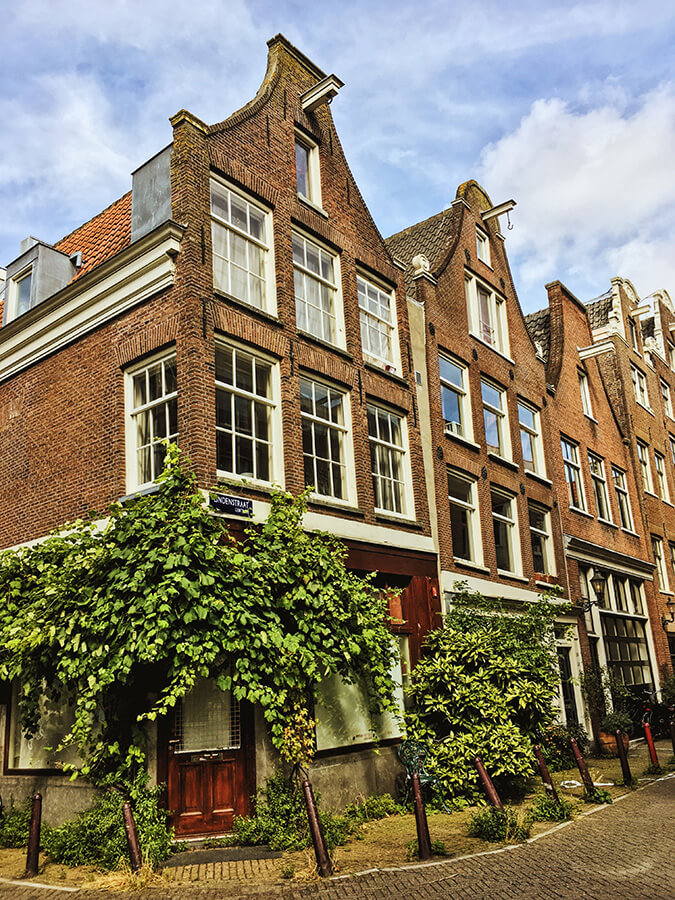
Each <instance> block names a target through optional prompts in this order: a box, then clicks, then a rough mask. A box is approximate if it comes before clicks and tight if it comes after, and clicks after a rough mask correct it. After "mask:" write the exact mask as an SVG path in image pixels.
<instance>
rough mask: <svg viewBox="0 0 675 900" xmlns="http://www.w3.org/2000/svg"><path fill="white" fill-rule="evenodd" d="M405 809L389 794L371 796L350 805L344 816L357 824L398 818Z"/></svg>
mask: <svg viewBox="0 0 675 900" xmlns="http://www.w3.org/2000/svg"><path fill="white" fill-rule="evenodd" d="M403 813H405V808H404V807H403V806H401V804H400V803H397V802H396V801H395V800H394V798H393V797H392V796H391V794H379V795H378V794H373V795H372V796H371V797H366V798H365V800H361V801H360V802H357V803H350V804H349V806H348V807H347V808H346V809H345V816H346V817H347V818H348V819H353V820H354V821H355V822H357V823H358V824H360V825H361V824H363V823H364V822H373V821H375V820H376V819H386V818H388V817H389V816H400V815H403Z"/></svg>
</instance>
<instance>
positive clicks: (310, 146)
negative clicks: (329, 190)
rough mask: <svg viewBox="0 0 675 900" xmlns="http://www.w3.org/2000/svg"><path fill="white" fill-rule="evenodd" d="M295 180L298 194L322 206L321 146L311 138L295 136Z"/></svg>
mask: <svg viewBox="0 0 675 900" xmlns="http://www.w3.org/2000/svg"><path fill="white" fill-rule="evenodd" d="M295 181H296V184H297V187H298V194H299V195H300V196H301V197H303V198H304V199H305V200H309V201H310V202H311V203H313V204H315V206H321V176H320V173H319V148H318V147H317V145H316V144H315V143H314V142H313V141H310V140H309V138H305V137H302V138H300V137H298V136H297V135H296V138H295Z"/></svg>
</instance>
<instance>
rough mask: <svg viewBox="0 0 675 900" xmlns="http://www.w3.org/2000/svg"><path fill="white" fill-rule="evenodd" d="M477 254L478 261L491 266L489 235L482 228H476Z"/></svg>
mask: <svg viewBox="0 0 675 900" xmlns="http://www.w3.org/2000/svg"><path fill="white" fill-rule="evenodd" d="M476 253H477V255H478V259H480V260H482V261H483V262H484V263H486V264H487V265H488V266H489V265H490V241H489V239H488V236H487V234H485V232H484V231H483V230H482V229H480V228H476Z"/></svg>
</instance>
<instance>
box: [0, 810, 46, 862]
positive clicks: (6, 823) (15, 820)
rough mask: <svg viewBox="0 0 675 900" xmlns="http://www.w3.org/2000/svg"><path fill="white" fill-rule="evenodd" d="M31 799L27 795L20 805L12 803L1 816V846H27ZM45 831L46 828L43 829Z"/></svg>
mask: <svg viewBox="0 0 675 900" xmlns="http://www.w3.org/2000/svg"><path fill="white" fill-rule="evenodd" d="M30 810H31V799H30V797H27V798H26V799H25V800H24V801H23V802H22V803H20V804H19V805H18V806H14V804H13V803H12V804H11V805H10V807H9V809H6V810H4V811H3V813H2V815H1V816H0V847H2V848H3V849H4V848H17V847H25V846H26V844H27V843H28V830H29V828H30ZM43 831H44V829H43Z"/></svg>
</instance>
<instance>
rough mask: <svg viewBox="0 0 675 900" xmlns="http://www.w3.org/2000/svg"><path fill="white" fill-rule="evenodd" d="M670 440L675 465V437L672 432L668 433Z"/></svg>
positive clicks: (672, 460) (671, 456)
mask: <svg viewBox="0 0 675 900" xmlns="http://www.w3.org/2000/svg"><path fill="white" fill-rule="evenodd" d="M668 442H669V444H670V459H671V462H672V464H673V465H674V466H675V438H674V437H673V436H672V434H669V435H668Z"/></svg>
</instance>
